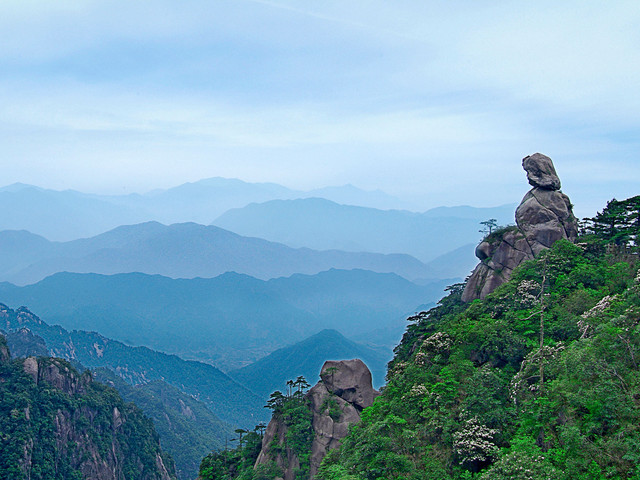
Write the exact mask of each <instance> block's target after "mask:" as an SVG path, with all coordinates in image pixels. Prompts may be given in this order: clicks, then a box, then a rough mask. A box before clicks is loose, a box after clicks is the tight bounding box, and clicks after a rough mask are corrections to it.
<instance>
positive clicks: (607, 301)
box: [581, 295, 617, 320]
mask: <svg viewBox="0 0 640 480" xmlns="http://www.w3.org/2000/svg"><path fill="white" fill-rule="evenodd" d="M616 297H617V295H607V296H606V297H603V298H602V300H600V301H599V302H598V303H596V304H595V306H594V307H593V308H591V309H590V310H587V311H586V312H584V313H583V314H582V315H581V317H582V318H584V319H585V320H586V319H588V318H593V317H597V316H598V315H600V314H601V313H603V312H604V311H605V310H607V309H608V308H609V307H610V306H611V302H613V300H615V298H616Z"/></svg>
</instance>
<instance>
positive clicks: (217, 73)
mask: <svg viewBox="0 0 640 480" xmlns="http://www.w3.org/2000/svg"><path fill="white" fill-rule="evenodd" d="M0 98H1V99H2V101H1V102H0V145H2V153H1V157H0V167H1V172H2V179H1V180H0V184H1V185H7V184H10V183H13V182H18V181H19V182H24V183H31V184H36V185H39V186H44V187H49V188H55V189H64V188H74V189H78V190H82V191H93V192H100V193H121V192H132V191H145V190H148V189H151V188H156V187H169V186H174V185H177V184H179V183H183V182H186V181H194V180H198V179H200V178H205V177H212V176H225V177H237V178H241V179H243V180H246V181H271V182H277V183H282V184H284V185H286V186H289V187H293V188H303V189H307V188H313V187H320V186H325V185H339V184H345V183H353V184H355V185H357V186H359V187H361V188H365V189H376V188H380V189H382V190H385V191H387V192H389V193H392V194H395V195H398V196H401V197H420V198H422V199H423V203H424V205H425V206H436V205H456V204H472V205H478V206H491V205H498V204H503V203H512V202H517V201H518V200H519V199H520V198H521V197H522V195H523V194H524V192H525V191H526V190H527V189H528V186H527V184H526V180H525V176H524V172H523V171H522V169H521V165H520V160H521V158H522V157H523V156H525V155H527V154H530V153H534V152H536V151H540V152H543V153H545V154H547V155H549V156H550V157H552V158H553V159H554V161H555V163H556V168H557V170H558V173H559V174H560V176H561V178H562V180H563V190H564V191H565V192H566V193H567V194H569V195H570V197H571V199H572V200H573V202H574V203H575V204H576V208H577V213H578V214H579V215H585V214H590V213H593V210H595V209H599V208H601V207H602V206H603V204H604V202H605V201H606V200H607V199H609V198H611V197H613V196H616V197H618V198H624V197H626V196H630V195H635V194H638V193H640V188H638V187H639V186H640V168H638V167H639V166H640V160H639V159H640V156H639V154H640V148H639V146H640V137H639V135H638V133H639V130H640V128H639V127H640V2H638V1H637V0H633V1H628V2H624V1H607V2H602V1H589V0H580V1H564V2H557V1H536V2H525V1H479V0H467V1H455V0H447V1H444V0H443V1H427V0H415V1H406V0H393V1H385V2H383V1H378V0H370V1H361V0H351V1H344V0H342V1H333V0H315V1H309V0H306V1H303V0H297V1H293V0H291V1H287V0H273V1H271V0H206V1H205V0H202V1H199V0H183V1H175V0H172V1H169V0H166V1H162V0H155V1H153V2H150V1H146V2H143V1H139V2H136V1H131V0H128V1H113V0H109V1H82V0H71V1H64V0H56V1H50V0H46V1H45V0H42V1H29V0H3V1H2V2H0Z"/></svg>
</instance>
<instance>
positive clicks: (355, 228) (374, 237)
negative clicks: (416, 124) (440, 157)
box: [214, 198, 515, 276]
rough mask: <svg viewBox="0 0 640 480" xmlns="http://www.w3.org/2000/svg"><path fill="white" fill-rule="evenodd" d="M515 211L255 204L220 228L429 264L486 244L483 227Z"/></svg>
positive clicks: (227, 216)
mask: <svg viewBox="0 0 640 480" xmlns="http://www.w3.org/2000/svg"><path fill="white" fill-rule="evenodd" d="M514 210H515V205H503V206H500V207H494V208H473V207H451V208H447V207H439V208H436V209H433V210H429V211H427V212H424V213H415V212H409V211H406V210H378V209H374V208H366V207H359V206H353V205H342V204H338V203H335V202H332V201H330V200H326V199H322V198H307V199H295V200H272V201H269V202H264V203H252V204H250V205H247V206H246V207H243V208H236V209H231V210H229V211H227V212H225V213H224V214H223V215H221V216H220V217H218V218H217V219H216V220H215V221H214V224H215V225H217V226H219V227H222V228H225V229H227V230H231V231H233V232H236V233H238V234H240V235H247V236H252V237H260V238H265V239H267V240H271V241H274V242H280V243H284V244H285V245H289V246H291V247H302V246H304V247H309V248H314V249H317V250H326V249H340V250H346V251H357V252H378V253H406V254H409V255H412V256H413V257H415V258H417V259H418V260H420V261H422V262H429V261H431V260H434V259H435V258H437V257H438V256H441V255H444V254H446V253H448V252H451V251H452V250H455V249H457V248H460V247H463V246H465V245H469V244H470V242H473V241H474V240H480V239H481V238H482V234H481V233H480V232H479V231H478V230H479V222H481V221H485V220H487V219H490V218H495V219H496V221H497V223H498V224H502V225H505V224H509V223H513V222H514V214H513V212H514ZM472 251H473V250H470V252H472ZM466 273H467V272H465V273H464V274H463V276H465V275H466Z"/></svg>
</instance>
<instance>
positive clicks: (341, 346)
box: [229, 330, 393, 399]
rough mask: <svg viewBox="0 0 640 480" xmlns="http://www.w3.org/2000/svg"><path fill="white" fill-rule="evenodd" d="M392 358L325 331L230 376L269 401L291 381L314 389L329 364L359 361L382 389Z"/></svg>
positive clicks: (386, 352)
mask: <svg viewBox="0 0 640 480" xmlns="http://www.w3.org/2000/svg"><path fill="white" fill-rule="evenodd" d="M392 357H393V353H392V351H391V350H390V349H389V350H386V349H380V348H378V349H376V348H371V347H368V346H366V345H362V344H358V343H356V342H353V341H351V340H348V339H347V338H345V337H344V336H343V335H341V334H340V332H338V331H337V330H322V331H321V332H319V333H317V334H315V335H313V336H312V337H309V338H307V339H305V340H303V341H301V342H298V343H296V344H294V345H290V346H288V347H284V348H281V349H278V350H276V351H275V352H272V353H270V354H269V355H267V356H266V357H264V358H261V359H260V360H258V361H257V362H255V363H252V364H251V365H247V366H246V367H243V368H240V369H238V370H233V371H231V372H229V375H230V376H231V377H232V378H233V379H235V380H237V381H238V382H239V383H241V384H242V385H244V386H246V387H247V388H248V389H250V390H252V391H253V392H255V393H257V394H258V395H260V396H261V397H263V398H265V399H267V398H268V397H269V395H270V394H271V393H272V392H274V391H275V390H280V391H284V389H285V386H286V382H287V380H295V379H296V378H297V377H298V376H299V375H302V376H303V377H305V378H306V379H307V381H308V382H309V383H310V384H312V385H313V384H314V383H315V382H316V380H317V376H318V373H319V372H320V369H321V367H322V365H323V364H324V362H325V361H327V360H349V359H352V358H359V359H360V360H362V361H363V362H365V363H366V364H367V366H368V367H369V370H371V373H372V375H373V384H374V386H378V387H379V386H381V385H383V384H384V376H385V373H386V366H387V362H388V361H389V360H391V358H392Z"/></svg>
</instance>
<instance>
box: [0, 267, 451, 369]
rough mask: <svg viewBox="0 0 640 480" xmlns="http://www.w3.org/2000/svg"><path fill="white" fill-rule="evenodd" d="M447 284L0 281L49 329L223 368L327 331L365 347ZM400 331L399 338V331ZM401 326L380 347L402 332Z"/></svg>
mask: <svg viewBox="0 0 640 480" xmlns="http://www.w3.org/2000/svg"><path fill="white" fill-rule="evenodd" d="M448 283H449V282H448V281H439V282H436V283H433V284H430V285H428V286H423V285H417V284H414V283H411V282H409V281H408V280H406V279H404V278H402V277H400V276H398V275H395V274H392V273H374V272H370V271H365V270H335V269H332V270H328V271H326V272H321V273H318V274H316V275H301V274H296V275H292V276H291V277H283V278H277V279H272V280H268V281H263V280H259V279H256V278H253V277H250V276H247V275H241V274H237V273H226V274H224V275H220V276H218V277H215V278H206V279H204V278H195V279H171V278H168V277H163V276H160V275H146V274H141V273H129V274H118V275H98V274H75V273H58V274H55V275H52V276H50V277H47V278H46V279H44V280H42V281H40V282H38V283H36V284H33V285H28V286H24V287H17V286H15V285H12V284H10V283H6V282H5V283H1V284H0V301H1V302H4V303H5V304H7V305H11V306H15V307H18V306H21V305H27V306H29V308H31V309H33V310H36V311H38V312H39V313H40V314H41V315H42V316H43V317H45V318H47V320H48V321H49V322H51V323H55V324H59V325H61V326H62V327H64V328H67V329H82V330H93V331H97V332H100V333H101V334H102V335H105V336H107V337H110V338H114V339H116V340H119V341H122V342H125V343H127V344H130V345H145V346H147V347H150V348H154V349H157V350H160V351H164V352H168V353H174V354H178V355H180V356H182V357H183V358H190V359H196V360H202V361H206V362H209V363H212V364H215V365H217V366H218V367H220V368H222V369H223V370H225V371H226V370H231V369H234V368H239V367H241V366H244V365H247V364H248V363H251V362H253V361H255V360H257V359H258V358H260V357H263V356H264V355H266V354H268V353H270V352H272V351H273V350H275V349H277V348H280V347H283V346H286V345H289V344H292V343H294V342H297V341H300V340H302V339H304V338H306V337H308V336H310V335H313V334H315V333H317V332H318V331H320V330H322V329H325V328H334V329H337V330H339V331H340V332H341V333H343V334H344V335H346V336H348V337H350V338H353V339H355V340H358V339H359V338H365V337H366V334H367V333H368V332H369V331H373V330H377V329H381V328H385V327H387V326H389V325H390V324H395V323H394V320H397V319H404V318H406V316H407V315H409V314H412V313H413V312H414V311H415V307H416V306H418V305H421V304H423V303H427V302H434V301H436V300H437V299H438V298H439V297H440V296H441V295H442V291H443V288H444V287H445V286H446V285H447V284H448ZM395 330H397V331H395ZM402 330H403V325H398V326H397V327H394V330H393V331H391V332H389V334H388V336H387V337H386V339H382V340H383V341H381V343H382V344H384V345H390V344H393V343H394V342H396V341H397V340H398V338H399V336H400V335H401V333H402Z"/></svg>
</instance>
